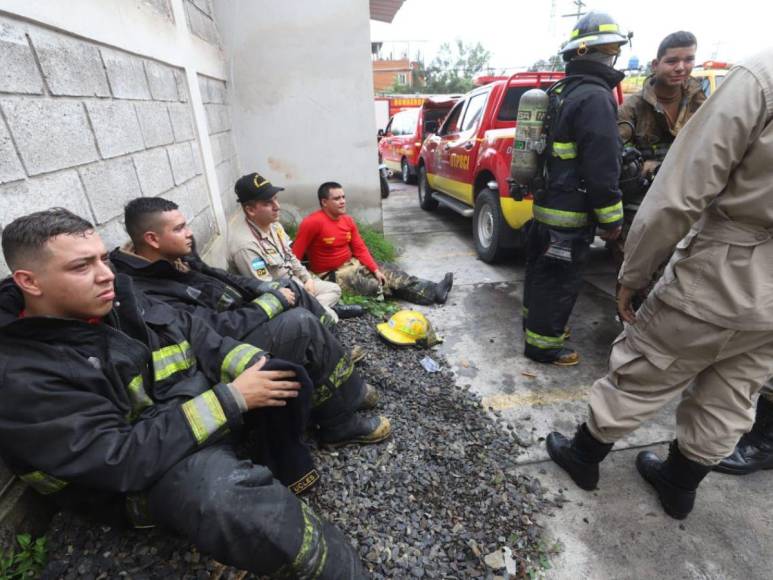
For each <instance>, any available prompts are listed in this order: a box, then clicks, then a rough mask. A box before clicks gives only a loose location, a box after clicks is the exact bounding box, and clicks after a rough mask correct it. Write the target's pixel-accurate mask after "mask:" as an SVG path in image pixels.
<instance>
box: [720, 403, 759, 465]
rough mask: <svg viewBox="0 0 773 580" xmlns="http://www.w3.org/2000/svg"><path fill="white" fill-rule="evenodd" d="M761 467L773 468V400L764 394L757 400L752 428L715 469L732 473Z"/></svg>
mask: <svg viewBox="0 0 773 580" xmlns="http://www.w3.org/2000/svg"><path fill="white" fill-rule="evenodd" d="M761 469H773V402H771V401H770V400H769V399H768V398H766V397H765V396H764V395H763V396H760V398H759V400H758V401H757V414H756V417H755V419H754V425H753V426H752V430H751V431H749V433H746V434H745V435H744V436H743V437H741V439H740V441H738V444H737V445H736V446H735V449H734V450H733V453H731V454H730V455H729V456H728V457H725V458H724V459H723V460H722V461H720V462H719V465H715V466H714V471H719V472H720V473H729V474H731V475H746V474H748V473H754V472H755V471H760V470H761Z"/></svg>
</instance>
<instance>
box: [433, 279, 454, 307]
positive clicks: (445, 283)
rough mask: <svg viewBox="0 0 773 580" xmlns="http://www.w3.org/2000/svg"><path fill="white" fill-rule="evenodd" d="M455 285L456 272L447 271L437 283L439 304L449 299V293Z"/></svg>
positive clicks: (437, 300)
mask: <svg viewBox="0 0 773 580" xmlns="http://www.w3.org/2000/svg"><path fill="white" fill-rule="evenodd" d="M453 285H454V273H453V272H446V275H445V276H443V279H442V280H441V281H440V282H438V283H437V284H435V302H437V303H438V304H445V303H446V300H448V293H449V292H450V291H451V288H452V287H453Z"/></svg>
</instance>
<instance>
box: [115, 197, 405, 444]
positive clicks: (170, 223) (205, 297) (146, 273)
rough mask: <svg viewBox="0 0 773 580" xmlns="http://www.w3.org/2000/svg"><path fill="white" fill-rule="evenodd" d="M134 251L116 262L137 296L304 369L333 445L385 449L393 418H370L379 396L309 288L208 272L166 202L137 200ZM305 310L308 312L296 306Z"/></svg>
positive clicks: (324, 438) (318, 421) (129, 222)
mask: <svg viewBox="0 0 773 580" xmlns="http://www.w3.org/2000/svg"><path fill="white" fill-rule="evenodd" d="M124 222H125V224H126V229H127V231H128V232H129V236H130V238H131V244H129V245H127V246H126V247H125V248H123V249H119V248H117V249H115V250H114V251H113V252H112V253H111V254H110V259H111V261H112V262H113V264H114V266H115V268H116V270H117V271H119V272H121V273H124V274H128V275H129V276H131V277H132V278H133V279H134V284H135V286H136V287H137V288H139V289H140V290H142V291H144V292H145V293H146V294H148V295H150V296H151V297H153V298H156V299H158V300H161V301H162V302H166V303H167V304H169V305H171V306H173V307H174V308H176V309H178V310H182V311H186V312H189V313H191V314H192V315H194V316H196V317H199V318H202V319H203V320H204V321H205V322H206V323H207V324H208V325H210V326H211V327H212V328H214V329H215V331H217V332H218V333H219V334H221V335H223V336H228V337H231V338H234V339H236V340H239V341H242V342H245V343H248V344H251V345H254V346H257V347H259V348H261V349H262V350H265V351H267V352H270V353H271V354H273V355H274V356H277V357H280V358H282V359H285V360H288V361H291V362H294V363H296V364H300V365H302V366H303V367H304V368H305V369H306V370H307V371H308V373H309V376H310V377H311V380H312V383H313V385H314V393H313V396H312V420H313V421H314V423H315V425H316V426H318V432H317V435H318V437H319V439H320V441H321V442H322V443H324V444H327V445H341V444H344V443H377V442H379V441H383V440H384V439H386V438H387V437H388V436H389V435H390V433H391V427H390V424H389V420H388V419H386V418H385V417H378V416H373V417H366V416H363V415H361V414H360V413H357V411H361V410H366V409H372V408H374V407H375V406H376V404H377V402H378V392H377V391H376V389H375V388H374V387H373V386H371V385H369V384H367V383H365V382H364V381H363V380H362V377H361V376H360V375H359V373H358V372H357V370H356V369H355V368H354V364H353V362H352V360H351V357H350V356H349V354H348V353H347V352H346V351H345V350H344V348H343V346H342V345H341V343H340V342H339V341H338V339H337V338H336V337H335V336H333V334H332V333H331V332H330V331H329V330H327V329H326V328H325V327H324V326H323V324H322V323H321V322H320V320H319V318H318V317H319V315H320V313H322V315H323V316H324V315H325V313H324V311H323V310H322V307H321V306H320V305H319V303H317V302H316V300H315V299H314V298H312V297H311V296H308V295H307V294H306V292H305V290H303V288H301V287H299V286H298V285H295V284H292V283H291V286H290V287H286V288H280V287H279V283H278V282H259V281H258V280H255V279H254V278H247V277H244V276H239V275H237V274H229V273H228V272H225V271H223V270H220V269H217V268H213V267H211V266H208V265H207V264H205V263H204V262H203V261H202V260H201V259H200V258H198V257H197V256H195V255H194V253H193V234H192V233H191V230H190V229H189V228H188V225H187V223H186V220H185V216H183V214H182V213H181V212H180V210H179V209H178V207H177V205H176V204H175V203H173V202H171V201H168V200H166V199H163V198H159V197H140V198H137V199H134V200H132V201H131V202H129V203H128V204H127V206H126V209H125V211H124ZM297 303H305V304H306V305H307V307H308V308H311V310H313V311H314V312H315V313H316V314H314V313H312V312H311V311H310V310H308V309H307V308H304V307H301V306H294V305H295V304H297Z"/></svg>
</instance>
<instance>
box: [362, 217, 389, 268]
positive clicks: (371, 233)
mask: <svg viewBox="0 0 773 580" xmlns="http://www.w3.org/2000/svg"><path fill="white" fill-rule="evenodd" d="M357 227H358V228H359V230H360V235H361V236H362V240H363V241H364V242H365V245H366V246H368V249H369V250H370V253H371V255H372V256H373V259H374V260H376V262H378V263H379V264H383V263H384V262H394V261H395V258H396V257H397V250H396V249H395V246H394V244H393V243H392V242H390V241H389V240H387V239H386V238H385V237H384V234H382V233H381V232H379V231H377V230H375V229H373V228H372V227H370V226H366V225H364V224H360V223H358V224H357Z"/></svg>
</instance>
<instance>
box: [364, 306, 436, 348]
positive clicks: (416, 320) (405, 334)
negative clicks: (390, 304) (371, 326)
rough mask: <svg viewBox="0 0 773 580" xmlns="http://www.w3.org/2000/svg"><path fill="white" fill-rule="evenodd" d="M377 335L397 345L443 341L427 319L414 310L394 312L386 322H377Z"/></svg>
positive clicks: (433, 343)
mask: <svg viewBox="0 0 773 580" xmlns="http://www.w3.org/2000/svg"><path fill="white" fill-rule="evenodd" d="M376 328H377V330H378V333H379V335H381V337H382V338H383V339H384V340H386V341H387V342H390V343H392V344H394V345H397V346H412V345H418V346H423V347H428V346H433V345H435V344H438V343H439V342H443V341H442V339H441V338H439V337H438V335H437V334H435V331H434V330H432V325H431V324H430V323H429V320H427V318H426V317H425V316H424V315H423V314H422V313H421V312H417V311H415V310H400V311H399V312H395V313H394V314H393V315H392V317H391V318H390V319H389V321H388V322H382V323H381V324H377V325H376Z"/></svg>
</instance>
